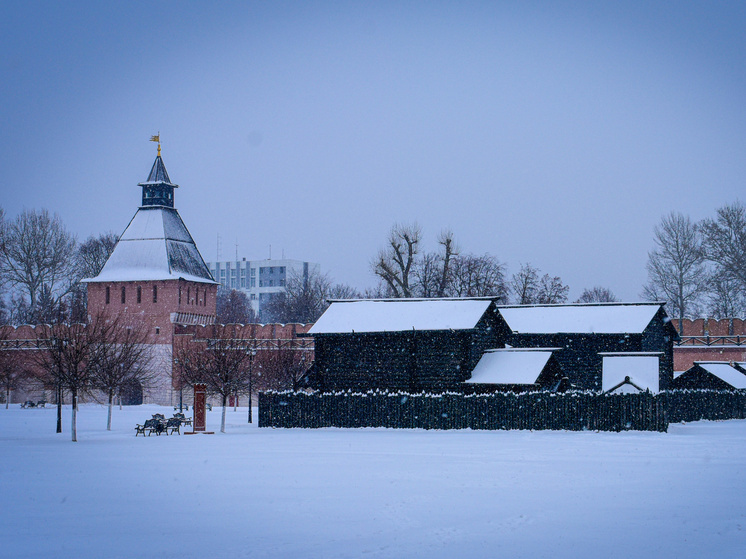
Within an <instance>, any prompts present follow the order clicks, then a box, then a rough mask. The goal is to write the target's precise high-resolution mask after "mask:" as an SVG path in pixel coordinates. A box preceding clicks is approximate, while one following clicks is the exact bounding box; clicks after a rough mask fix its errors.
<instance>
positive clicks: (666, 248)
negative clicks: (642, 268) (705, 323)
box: [643, 201, 746, 320]
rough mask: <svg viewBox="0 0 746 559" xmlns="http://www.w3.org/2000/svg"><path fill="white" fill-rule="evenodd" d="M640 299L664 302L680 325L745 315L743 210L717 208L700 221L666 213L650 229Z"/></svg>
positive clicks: (745, 214)
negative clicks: (684, 321) (701, 318)
mask: <svg viewBox="0 0 746 559" xmlns="http://www.w3.org/2000/svg"><path fill="white" fill-rule="evenodd" d="M653 242H654V245H655V248H654V249H653V250H652V251H650V252H649V253H648V264H647V271H648V282H647V284H646V285H645V287H644V289H643V296H644V297H645V298H647V299H650V300H663V301H667V302H668V311H669V313H670V314H671V315H672V316H674V317H676V318H677V319H679V320H681V319H682V318H692V317H697V316H702V315H708V316H712V317H714V318H733V317H743V316H744V314H746V207H745V206H744V205H743V204H742V203H741V202H738V201H737V202H734V203H732V204H726V205H725V206H722V207H721V208H718V209H717V210H716V212H715V217H714V218H707V219H704V220H702V221H700V222H695V221H692V220H691V218H690V217H689V216H686V215H683V214H681V213H676V212H672V213H670V214H668V215H666V216H664V217H663V218H662V219H661V222H660V224H659V225H658V226H656V228H655V230H654V236H653Z"/></svg>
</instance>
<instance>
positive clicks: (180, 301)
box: [179, 286, 181, 305]
mask: <svg viewBox="0 0 746 559" xmlns="http://www.w3.org/2000/svg"><path fill="white" fill-rule="evenodd" d="M179 304H180V305H181V286H179Z"/></svg>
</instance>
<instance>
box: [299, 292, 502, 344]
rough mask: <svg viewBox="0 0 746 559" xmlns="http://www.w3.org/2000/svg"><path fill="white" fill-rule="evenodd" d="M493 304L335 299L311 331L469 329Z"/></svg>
mask: <svg viewBox="0 0 746 559" xmlns="http://www.w3.org/2000/svg"><path fill="white" fill-rule="evenodd" d="M489 306H490V301H488V300H457V299H430V300H416V301H413V300H406V299H402V300H399V301H376V300H369V301H340V302H333V303H332V304H331V305H330V306H329V308H328V309H326V312H324V314H323V315H321V317H320V318H319V319H318V320H317V321H316V324H314V325H313V327H311V329H310V330H309V332H308V333H309V334H310V335H313V334H348V333H352V332H356V333H357V332H403V331H411V330H469V329H471V328H474V327H475V326H476V325H477V322H479V319H480V318H482V316H483V315H484V313H485V312H486V311H487V308H488V307H489Z"/></svg>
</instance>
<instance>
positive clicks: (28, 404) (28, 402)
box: [21, 400, 36, 408]
mask: <svg viewBox="0 0 746 559" xmlns="http://www.w3.org/2000/svg"><path fill="white" fill-rule="evenodd" d="M21 407H22V408H35V407H36V403H34V402H32V401H31V400H26V401H25V402H24V403H23V404H21Z"/></svg>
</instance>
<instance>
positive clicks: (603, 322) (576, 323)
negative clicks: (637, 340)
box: [498, 303, 662, 334]
mask: <svg viewBox="0 0 746 559" xmlns="http://www.w3.org/2000/svg"><path fill="white" fill-rule="evenodd" d="M661 306H662V303H635V304H629V303H628V304H624V303H621V304H615V303H609V304H598V303H595V304H579V305H535V306H528V305H523V306H505V307H498V309H499V310H500V314H501V315H502V317H503V318H504V319H505V322H507V323H508V327H509V328H510V329H511V330H512V331H513V332H515V333H519V334H552V333H571V334H633V333H642V331H643V330H645V328H647V326H648V324H650V321H651V320H653V317H654V316H655V314H656V313H657V312H658V310H659V309H660V308H661Z"/></svg>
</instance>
